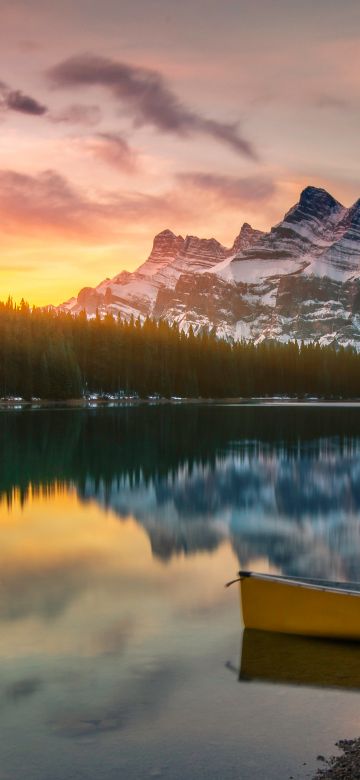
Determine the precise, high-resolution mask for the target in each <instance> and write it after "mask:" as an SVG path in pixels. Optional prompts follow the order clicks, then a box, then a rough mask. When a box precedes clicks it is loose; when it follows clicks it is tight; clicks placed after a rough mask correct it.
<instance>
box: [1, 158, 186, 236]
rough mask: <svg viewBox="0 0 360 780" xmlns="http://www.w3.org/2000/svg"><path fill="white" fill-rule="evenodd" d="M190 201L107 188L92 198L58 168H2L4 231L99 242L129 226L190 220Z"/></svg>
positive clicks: (170, 195)
mask: <svg viewBox="0 0 360 780" xmlns="http://www.w3.org/2000/svg"><path fill="white" fill-rule="evenodd" d="M190 209H191V207H190V204H187V202H186V201H185V199H183V198H181V197H180V196H179V193H178V192H177V191H176V190H174V191H172V190H171V191H169V192H164V194H159V195H152V194H149V193H141V192H137V191H135V192H134V191H132V192H122V193H118V192H115V193H113V192H106V193H104V192H102V193H98V194H97V195H94V194H93V195H92V196H91V197H90V196H89V195H88V194H87V193H86V192H84V191H80V190H78V189H76V188H75V187H74V186H73V185H72V184H71V183H70V182H69V181H68V180H67V179H66V178H65V177H63V176H61V175H60V174H59V173H57V171H54V170H47V171H42V172H41V173H39V174H36V175H29V174H24V173H18V172H17V171H12V170H0V226H1V232H2V234H5V233H7V234H12V235H20V234H22V235H37V236H40V237H41V238H42V239H44V240H45V239H46V238H48V237H49V235H51V236H54V235H56V236H60V237H61V238H62V239H71V240H79V241H84V239H85V240H86V243H93V242H94V241H97V240H101V241H104V240H105V241H111V240H112V239H113V238H114V237H119V236H121V233H122V230H123V228H124V225H126V226H128V225H129V223H130V224H131V223H134V224H139V222H141V223H144V224H149V223H152V222H153V221H154V220H159V221H160V220H161V223H162V222H163V221H167V220H169V219H172V218H173V217H174V215H176V216H178V217H179V216H181V217H183V216H186V217H187V218H190V213H191V211H190Z"/></svg>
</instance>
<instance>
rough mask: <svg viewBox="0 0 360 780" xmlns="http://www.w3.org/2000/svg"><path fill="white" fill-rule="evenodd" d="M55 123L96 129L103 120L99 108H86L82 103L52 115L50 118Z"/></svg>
mask: <svg viewBox="0 0 360 780" xmlns="http://www.w3.org/2000/svg"><path fill="white" fill-rule="evenodd" d="M49 118H50V119H51V121H52V122H55V123H59V124H60V123H62V122H64V123H69V124H74V125H85V126H87V127H94V126H95V125H98V124H99V122H100V120H101V111H100V108H99V106H86V105H81V104H80V103H74V104H72V105H71V106H68V107H67V108H64V109H62V110H61V111H57V112H56V113H55V112H54V113H52V114H51V115H50V117H49Z"/></svg>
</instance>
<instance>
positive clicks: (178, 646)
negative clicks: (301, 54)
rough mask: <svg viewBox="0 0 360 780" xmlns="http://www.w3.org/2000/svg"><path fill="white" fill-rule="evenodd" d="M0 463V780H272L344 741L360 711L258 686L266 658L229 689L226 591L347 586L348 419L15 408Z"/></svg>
mask: <svg viewBox="0 0 360 780" xmlns="http://www.w3.org/2000/svg"><path fill="white" fill-rule="evenodd" d="M0 457H1V462H0V496H1V498H0V532H1V545H0V570H1V581H0V626H1V631H0V729H1V734H2V744H1V746H0V777H4V778H5V777H6V778H8V777H9V778H10V777H11V778H12V780H20V778H21V780H22V778H23V776H24V766H26V768H27V769H26V771H27V777H28V778H29V780H48V778H49V777H51V778H52V780H69V778H71V780H72V779H73V778H76V777H79V778H80V777H86V778H88V780H99V778H101V780H119V778H120V777H126V780H135V778H136V780H145V778H149V777H161V776H164V777H168V778H169V780H180V778H183V777H194V778H196V779H197V780H198V778H201V779H202V778H207V780H208V779H209V778H216V777H222V778H223V780H234V777H237V776H239V777H242V778H244V780H250V778H251V780H257V778H258V779H259V780H260V778H263V777H265V776H266V777H268V778H269V780H272V778H275V777H276V778H278V777H280V776H289V775H290V774H292V773H293V770H294V766H302V764H303V761H304V760H306V759H307V757H308V755H310V756H311V755H313V756H316V755H317V754H318V752H319V751H321V752H324V753H325V752H327V750H328V749H330V747H331V742H332V741H333V739H335V738H337V737H338V736H339V733H343V731H342V729H343V728H345V726H346V729H349V730H348V731H347V730H346V729H345V735H347V734H349V735H351V733H352V728H350V726H351V724H353V723H357V717H358V712H357V710H358V707H357V699H354V700H352V698H351V696H347V697H346V702H347V703H346V706H345V705H343V704H342V700H339V699H338V698H336V697H339V696H340V694H339V693H338V692H336V691H330V692H327V695H328V696H331V697H335V698H332V699H331V701H330V702H329V701H328V700H327V703H326V707H324V703H323V700H322V699H321V698H319V693H318V692H314V691H313V690H310V689H307V688H305V686H302V684H301V685H300V687H299V688H298V689H297V690H296V702H295V703H294V699H293V693H292V692H291V691H292V689H291V688H290V686H289V687H288V688H287V687H286V686H265V685H262V684H261V682H264V681H265V679H266V676H270V675H271V674H272V676H273V677H274V676H276V675H277V676H278V674H279V670H278V672H276V669H275V665H274V662H273V661H272V662H271V664H270V666H269V663H268V666H267V667H266V665H265V660H266V658H267V657H268V661H269V659H271V658H272V657H273V655H274V651H271V648H269V647H267V648H265V657H264V645H262V650H261V654H262V656H261V654H260V655H259V652H257V653H255V651H254V650H253V649H252V648H251V647H250V654H248V658H250V661H249V663H250V662H251V663H253V662H254V660H255V659H256V658H257V659H258V660H259V657H260V659H261V657H262V664H263V671H262V677H261V672H260V671H259V663H258V665H257V669H255V670H254V668H253V667H251V668H250V667H249V663H248V662H247V669H248V673H249V674H250V673H251V675H252V676H253V677H256V678H257V679H258V685H252V686H246V685H244V686H239V685H237V684H234V683H233V678H232V675H230V674H229V672H228V670H227V669H225V668H224V659H226V658H228V659H230V660H231V664H232V665H233V666H236V667H237V663H238V647H239V631H240V622H239V608H238V593H237V590H236V588H234V589H230V590H225V589H224V587H223V584H224V583H225V582H226V581H227V580H228V579H229V578H230V577H231V576H232V574H233V573H235V572H236V569H237V567H238V565H239V561H240V563H241V565H242V566H248V567H249V568H255V567H257V568H259V569H261V570H273V571H284V572H288V573H290V574H296V573H301V572H304V573H307V574H312V575H313V576H316V575H317V576H321V575H322V576H326V577H329V578H333V579H336V578H341V577H342V578H344V579H346V578H349V579H358V578H360V572H359V570H358V565H359V564H358V550H359V544H360V541H359V531H358V528H359V526H360V524H359V512H360V498H359V488H358V485H359V480H358V474H359V466H358V464H359V462H360V419H358V410H357V409H345V410H333V409H332V410H328V409H326V408H325V409H321V410H318V409H315V410H312V409H308V408H300V409H296V408H293V409H289V410H287V409H275V408H261V407H256V408H255V407H243V408H241V409H237V408H232V409H231V408H227V407H226V408H212V409H208V408H201V407H198V408H174V409H164V408H162V409H156V408H149V409H128V410H126V409H123V410H111V409H110V410H88V411H82V410H79V411H71V410H62V411H61V410H58V411H55V410H54V411H52V412H45V411H42V410H39V411H34V412H22V411H21V412H18V411H14V412H11V413H10V412H9V413H3V414H0ZM247 647H248V639H247V634H245V639H244V648H243V650H244V653H245V651H246V648H247ZM281 653H282V651H281V652H280V650H279V649H278V650H276V652H275V655H277V656H278V657H281V658H283V659H284V663H283V665H282V669H283V670H284V669H286V664H285V660H286V661H287V663H290V660H291V658H294V659H295V660H294V663H295V661H296V663H295V665H296V664H298V663H299V653H292V651H291V652H290V649H289V648H287V649H286V652H285V653H282V654H281ZM306 654H307V657H309V658H310V655H309V653H308V651H307V650H306ZM301 655H302V651H301V652H300V658H301ZM285 656H286V658H285ZM244 658H245V655H244ZM311 658H313V656H311ZM329 658H330V656H329ZM352 658H353V656H352V652H351V651H350V650H346V654H345V656H342V657H341V658H339V656H337V657H336V658H335V656H334V658H333V661H332V663H333V667H334V673H335V671H336V670H335V667H336V663H339V665H340V666H341V665H343V664H346V666H347V668H348V670H349V675H350V671H351V670H354V674H355V671H356V670H355V661H354V662H353V660H352ZM296 659H297V660H296ZM330 660H331V659H330ZM322 663H325V662H324V661H322ZM311 666H313V668H314V669H315V670H316V669H318V668H319V667H320V661H317V660H316V659H313V660H312V661H311V664H310V665H309V664H308V667H307V668H310V667H311ZM249 668H250V672H249ZM328 673H329V674H331V673H332V671H331V669H330V670H329V672H328ZM352 674H353V672H352V671H351V675H352ZM257 675H258V677H257ZM351 675H350V676H351ZM291 681H292V679H291V674H290V672H287V677H286V680H285V682H287V683H289V682H291ZM303 682H304V678H303ZM352 687H356V686H354V685H353V686H352ZM279 691H280V693H279ZM349 701H350V704H349ZM352 701H353V703H352ZM329 708H330V709H331V712H332V719H331V724H332V729H333V734H331V735H330V736H329V728H328V711H329ZM310 723H311V724H312V725H313V728H312V730H311V734H310V735H309V737H308V739H307V747H306V750H307V751H308V753H307V754H306V756H305V754H304V750H305V748H304V743H303V740H298V738H297V735H298V734H302V733H304V729H307V730H309V724H310ZM340 726H341V729H340ZM319 729H322V730H323V731H322V733H323V734H324V733H326V734H327V735H328V739H329V744H326V745H325V744H324V743H321V742H319V738H318V736H317V735H318V732H319Z"/></svg>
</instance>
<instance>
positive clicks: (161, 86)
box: [48, 54, 257, 160]
mask: <svg viewBox="0 0 360 780" xmlns="http://www.w3.org/2000/svg"><path fill="white" fill-rule="evenodd" d="M48 77H49V79H50V82H51V84H52V85H53V87H55V88H61V87H62V88H66V87H70V88H72V87H84V86H85V87H86V86H89V87H90V86H102V87H105V88H107V89H109V90H110V92H111V93H112V94H113V96H114V97H115V99H116V100H118V101H119V102H120V103H121V104H123V105H126V107H127V109H128V111H129V113H130V114H131V115H132V117H133V120H134V123H135V125H139V126H141V125H150V126H152V127H155V128H156V129H157V130H160V131H161V132H165V133H173V134H175V135H178V136H182V137H190V136H193V135H205V136H209V137H210V138H213V139H215V140H217V141H220V142H221V143H223V144H226V145H228V146H230V147H231V148H232V149H233V150H234V151H235V152H236V153H238V154H241V155H243V156H245V157H247V158H249V159H252V160H255V159H257V153H256V151H255V149H254V147H253V145H252V144H251V142H250V141H248V140H247V139H245V138H244V137H243V136H242V134H241V132H240V130H239V126H238V124H237V123H226V122H219V121H217V120H215V119H207V118H206V117H204V116H202V115H201V114H200V113H198V112H196V111H193V110H191V109H190V108H188V107H187V106H186V105H184V104H183V103H182V102H181V101H180V100H179V99H178V97H177V96H176V95H175V94H174V93H173V92H172V90H171V89H170V87H169V86H168V84H167V82H166V80H165V79H164V78H163V76H162V75H161V74H160V73H158V72H157V71H155V70H150V69H148V68H142V67H136V66H133V65H128V64H126V63H123V62H118V61H115V60H111V59H109V58H107V57H97V56H95V55H91V54H84V55H80V56H77V57H71V58H69V59H67V60H64V61H63V62H60V63H59V64H58V65H55V66H54V67H52V68H50V69H49V70H48Z"/></svg>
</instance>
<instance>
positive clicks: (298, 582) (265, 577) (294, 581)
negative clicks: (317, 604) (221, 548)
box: [238, 571, 360, 597]
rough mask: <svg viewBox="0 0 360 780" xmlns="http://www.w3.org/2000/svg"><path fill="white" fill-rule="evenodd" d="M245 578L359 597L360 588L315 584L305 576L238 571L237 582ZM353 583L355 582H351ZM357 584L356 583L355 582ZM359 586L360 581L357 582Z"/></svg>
mask: <svg viewBox="0 0 360 780" xmlns="http://www.w3.org/2000/svg"><path fill="white" fill-rule="evenodd" d="M245 579H257V580H262V581H265V582H274V583H276V584H278V585H292V586H293V587H298V588H303V589H305V590H316V591H320V592H322V593H338V594H340V595H342V596H358V597H360V589H359V590H351V589H346V588H345V587H344V588H343V587H339V588H337V587H331V586H326V585H316V584H314V583H313V582H312V581H311V580H309V581H308V582H307V581H306V578H304V579H300V578H299V579H298V578H296V577H294V578H291V577H283V576H282V575H279V574H266V573H261V572H250V571H239V580H238V581H239V582H240V583H241V582H242V580H245ZM343 584H344V585H346V583H339V585H343ZM351 584H354V585H355V583H351ZM356 584H357V583H356ZM359 588H360V583H359Z"/></svg>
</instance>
